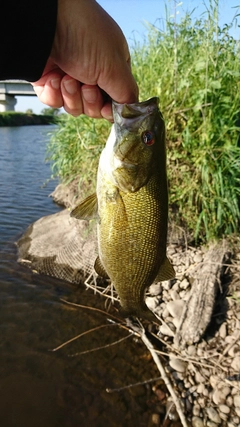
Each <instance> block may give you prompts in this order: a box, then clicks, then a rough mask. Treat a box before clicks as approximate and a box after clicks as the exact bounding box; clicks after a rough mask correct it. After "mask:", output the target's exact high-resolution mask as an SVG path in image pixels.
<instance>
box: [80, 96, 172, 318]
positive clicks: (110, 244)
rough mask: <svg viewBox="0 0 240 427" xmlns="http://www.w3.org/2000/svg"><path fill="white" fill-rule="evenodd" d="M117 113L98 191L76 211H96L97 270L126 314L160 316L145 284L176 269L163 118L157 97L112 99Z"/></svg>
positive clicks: (100, 169) (101, 165)
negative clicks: (170, 251)
mask: <svg viewBox="0 0 240 427" xmlns="http://www.w3.org/2000/svg"><path fill="white" fill-rule="evenodd" d="M113 116H114V125H113V127H112V130H111V133H110V136H109V138H108V141H107V143H106V146H105V148H104V150H103V151H102V154H101V157H100V161H99V167H98V177H97V191H96V195H93V196H90V197H88V198H87V199H86V200H85V201H83V203H82V204H80V205H79V206H78V207H77V208H75V209H74V210H73V212H72V215H73V216H75V217H76V218H87V217H88V218H89V217H91V216H94V213H95V212H96V211H97V215H98V249H99V257H98V258H97V260H96V262H95V269H96V271H97V273H98V274H100V275H102V276H103V277H109V278H110V279H111V281H112V283H113V285H114V287H115V289H116V291H117V293H118V295H119V297H120V302H121V306H122V308H123V310H124V313H125V315H135V316H139V317H144V318H148V319H150V320H156V318H155V316H154V315H153V313H152V312H151V311H150V310H149V309H148V307H147V305H146V304H145V291H146V288H148V287H149V286H150V285H151V284H152V283H153V282H154V281H156V280H157V281H162V280H168V279H170V278H173V277H174V275H175V273H174V269H173V267H172V265H171V264H170V262H169V260H168V258H167V257H166V241H167V223H168V190H167V175H166V153H165V126H164V121H163V118H162V115H161V113H160V111H159V109H158V98H151V99H150V100H148V101H145V102H141V103H135V104H117V103H115V102H113Z"/></svg>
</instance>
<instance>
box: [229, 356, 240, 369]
mask: <svg viewBox="0 0 240 427" xmlns="http://www.w3.org/2000/svg"><path fill="white" fill-rule="evenodd" d="M231 368H232V369H234V371H236V372H240V356H236V357H234V359H233V361H232V363H231Z"/></svg>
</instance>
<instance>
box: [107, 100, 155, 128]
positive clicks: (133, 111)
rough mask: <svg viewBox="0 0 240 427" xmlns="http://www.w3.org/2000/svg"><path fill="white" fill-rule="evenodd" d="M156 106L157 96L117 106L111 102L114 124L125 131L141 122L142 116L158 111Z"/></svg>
mask: <svg viewBox="0 0 240 427" xmlns="http://www.w3.org/2000/svg"><path fill="white" fill-rule="evenodd" d="M158 104H159V98H158V97H157V96H154V97H153V98H150V99H148V100H147V101H143V102H135V103H133V104H118V103H117V102H115V101H113V102H112V105H113V117H114V122H115V123H117V124H119V125H120V126H124V127H126V129H131V128H132V127H133V125H137V123H138V121H139V119H140V118H141V119H140V120H142V118H143V116H149V115H151V114H152V113H153V112H154V111H156V110H158Z"/></svg>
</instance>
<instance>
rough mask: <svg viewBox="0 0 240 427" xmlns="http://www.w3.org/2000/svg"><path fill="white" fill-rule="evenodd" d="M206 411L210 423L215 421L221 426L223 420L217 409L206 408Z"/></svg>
mask: <svg viewBox="0 0 240 427" xmlns="http://www.w3.org/2000/svg"><path fill="white" fill-rule="evenodd" d="M205 411H206V413H207V416H208V418H209V420H210V421H213V422H214V423H215V424H221V422H222V420H221V418H220V416H219V414H218V412H217V411H216V409H214V408H206V409H205Z"/></svg>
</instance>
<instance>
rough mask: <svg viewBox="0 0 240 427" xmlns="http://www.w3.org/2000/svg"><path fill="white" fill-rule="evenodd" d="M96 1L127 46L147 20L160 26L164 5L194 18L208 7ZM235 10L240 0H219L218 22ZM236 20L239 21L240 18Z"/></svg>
mask: <svg viewBox="0 0 240 427" xmlns="http://www.w3.org/2000/svg"><path fill="white" fill-rule="evenodd" d="M213 2H214V0H212V3H213ZM98 3H99V4H100V5H101V6H102V7H103V8H104V9H105V10H106V11H107V12H108V13H109V15H111V16H112V18H113V19H114V20H115V21H116V22H117V23H118V25H119V26H120V27H121V29H122V31H123V33H124V34H125V37H126V38H127V41H128V43H129V45H130V46H131V44H133V40H134V39H135V40H139V41H140V40H142V39H143V38H144V35H146V33H147V29H146V26H145V24H146V23H147V22H149V23H151V24H155V25H157V26H161V28H162V24H163V23H164V17H165V5H167V7H168V10H169V11H170V13H171V14H172V15H174V12H175V8H176V13H177V17H178V19H179V18H181V17H183V16H184V15H185V13H186V11H188V12H192V11H194V12H193V17H197V16H200V15H201V14H202V13H204V11H206V7H208V6H209V0H205V1H204V0H183V1H182V2H180V1H177V0H166V1H164V0H98ZM204 4H205V5H206V6H204ZM237 6H238V9H237V8H236V7H237ZM236 13H240V0H219V23H220V25H223V24H226V23H227V24H228V23H230V22H231V21H232V19H233V17H234V15H235V14H236ZM238 20H239V22H240V18H238ZM232 35H233V36H234V37H236V38H237V39H239V38H240V28H238V27H236V28H235V29H234V30H233V32H232ZM17 99H18V102H17V105H16V107H15V110H16V111H26V110H27V109H28V108H31V109H32V110H33V111H34V113H37V114H39V113H40V112H41V110H42V109H43V108H46V105H44V104H42V103H41V102H40V101H39V100H38V99H37V97H18V98H17Z"/></svg>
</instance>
